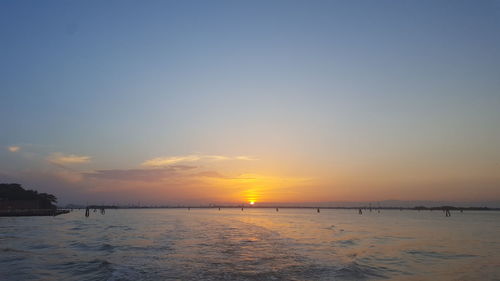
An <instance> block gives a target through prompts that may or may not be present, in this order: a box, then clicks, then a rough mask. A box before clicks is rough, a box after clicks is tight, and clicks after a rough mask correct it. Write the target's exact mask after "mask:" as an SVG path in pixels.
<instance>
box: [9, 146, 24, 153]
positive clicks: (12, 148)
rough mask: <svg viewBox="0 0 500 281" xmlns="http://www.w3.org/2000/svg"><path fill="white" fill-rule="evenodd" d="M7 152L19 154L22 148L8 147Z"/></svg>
mask: <svg viewBox="0 0 500 281" xmlns="http://www.w3.org/2000/svg"><path fill="white" fill-rule="evenodd" d="M7 150H9V151H10V152H18V151H19V150H21V147H20V146H17V145H13V146H8V147H7Z"/></svg>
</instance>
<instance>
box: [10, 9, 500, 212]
mask: <svg viewBox="0 0 500 281" xmlns="http://www.w3.org/2000/svg"><path fill="white" fill-rule="evenodd" d="M0 38H1V39H0V106H1V110H0V129H1V133H0V182H17V183H21V184H22V185H23V186H24V187H26V188H29V189H36V190H39V191H41V192H49V193H53V194H54V195H56V196H57V197H58V198H59V202H60V203H78V204H86V203H88V204H97V203H108V204H109V203H119V204H137V203H140V204H209V203H242V202H250V201H255V202H257V203H261V202H288V203H295V202H297V203H298V202H333V201H367V202H368V201H370V202H371V201H380V200H448V201H468V202H469V201H470V202H483V201H491V200H496V201H500V52H499V50H500V1H498V0H495V1H488V0H485V1H472V0H470V1H451V0H450V1H444V0H443V1H435V0H432V1H427V0H414V1H404V0H400V1H399V0H398V1H396V0H392V1H386V0H377V1H373V0H367V1H361V0H354V1H352V0H349V1H347V0H346V1H334V0H331V1H320V0H315V1H305V0H300V1H293V0H286V1H278V0H271V1H269V0H268V1H256V0H255V1H190V0H188V1H173V0H172V1H128V0H120V1H107V0H105V1H101V0H99V1H92V0H89V1H72V0H61V1H56V0H54V1H27V0H26V1H25V0H21V1H14V0H3V1H0Z"/></svg>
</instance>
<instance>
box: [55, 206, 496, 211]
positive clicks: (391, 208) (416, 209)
mask: <svg viewBox="0 0 500 281" xmlns="http://www.w3.org/2000/svg"><path fill="white" fill-rule="evenodd" d="M87 207H88V208H89V209H102V208H104V209H218V208H220V209H241V208H243V209H276V208H278V209H320V210H328V209H331V210H359V209H361V210H367V211H369V210H370V209H371V210H372V211H373V210H375V211H376V210H401V211H402V210H412V211H445V210H450V211H500V208H488V207H456V206H439V207H425V206H416V207H371V208H370V207H369V206H356V207H312V206H279V205H276V206H248V205H243V206H242V205H231V206H227V205H225V206H218V205H213V206H189V205H185V206H106V205H89V206H78V207H73V208H62V209H66V210H69V209H85V208H87Z"/></svg>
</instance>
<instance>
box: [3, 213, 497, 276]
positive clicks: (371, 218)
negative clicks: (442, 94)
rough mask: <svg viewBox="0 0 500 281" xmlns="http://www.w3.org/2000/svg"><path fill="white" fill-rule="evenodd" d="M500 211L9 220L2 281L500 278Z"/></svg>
mask: <svg viewBox="0 0 500 281" xmlns="http://www.w3.org/2000/svg"><path fill="white" fill-rule="evenodd" d="M499 234H500V212H494V211H489V212H488V211H483V212H481V211H474V212H473V211H470V212H464V213H459V212H452V216H451V217H445V216H444V214H443V213H442V212H441V211H433V212H430V211H421V212H417V211H409V210H403V211H399V210H394V211H388V210H382V211H381V212H380V213H378V212H375V211H374V212H371V213H370V212H365V213H363V215H358V214H357V211H356V210H321V213H316V210H312V209H280V210H279V212H276V211H275V210H274V209H245V210H244V211H241V210H239V209H222V210H221V211H218V210H217V209H191V210H190V211H188V210H186V209H128V210H126V209H123V210H107V211H106V214H105V215H101V214H99V213H98V212H96V213H93V212H92V213H91V214H90V217H89V218H85V216H84V211H74V212H72V213H70V214H66V215H61V216H57V217H14V218H0V277H1V278H0V279H1V280H374V279H382V280H500V254H499V253H500V235H499Z"/></svg>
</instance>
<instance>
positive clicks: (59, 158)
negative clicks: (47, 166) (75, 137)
mask: <svg viewBox="0 0 500 281" xmlns="http://www.w3.org/2000/svg"><path fill="white" fill-rule="evenodd" d="M48 160H49V162H51V163H53V164H59V165H65V164H82V163H88V162H90V156H82V155H75V154H63V153H60V152H55V153H52V154H51V155H50V156H49V157H48Z"/></svg>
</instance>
